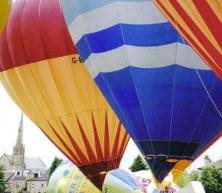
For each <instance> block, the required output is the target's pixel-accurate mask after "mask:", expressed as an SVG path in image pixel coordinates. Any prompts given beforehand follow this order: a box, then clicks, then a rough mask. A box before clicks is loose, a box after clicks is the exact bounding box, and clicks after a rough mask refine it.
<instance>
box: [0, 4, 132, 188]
mask: <svg viewBox="0 0 222 193" xmlns="http://www.w3.org/2000/svg"><path fill="white" fill-rule="evenodd" d="M24 5H25V6H24ZM0 62H1V65H0V66H1V67H0V68H1V73H0V79H1V82H2V83H3V85H4V86H5V88H6V89H7V91H8V93H9V94H10V95H11V97H12V98H13V99H14V100H15V101H16V103H17V104H18V105H19V106H20V107H21V108H22V110H23V111H24V112H25V113H26V114H27V115H28V116H29V117H30V118H31V119H32V120H33V121H34V122H35V123H36V124H37V125H38V126H39V127H40V128H41V129H42V131H43V132H44V133H45V134H46V135H47V136H48V137H49V139H51V141H52V142H53V143H54V144H55V145H56V146H57V147H58V148H59V149H60V150H61V151H62V152H63V153H64V154H65V155H66V156H67V157H68V158H69V159H70V160H72V161H73V162H74V163H75V164H76V165H77V166H78V167H79V168H80V169H81V170H82V171H83V173H84V174H86V175H87V176H88V178H89V179H91V180H92V181H93V182H94V183H95V184H96V185H97V186H98V187H101V184H102V182H103V178H104V175H105V174H106V172H107V171H109V170H111V169H114V168H117V167H118V166H119V163H120V160H121V158H122V155H123V153H124V150H125V147H126V145H127V142H128V139H129V136H128V134H127V133H126V131H125V129H124V128H123V126H122V124H121V122H120V121H119V119H118V118H117V116H116V115H115V113H114V112H113V111H112V109H111V107H110V106H109V105H108V103H107V102H106V100H105V98H104V97H103V95H102V94H101V93H100V91H99V89H98V88H97V87H96V85H95V83H94V81H93V80H92V79H91V77H90V75H89V74H88V71H87V70H86V69H85V67H84V65H83V64H82V63H81V59H80V58H79V55H78V54H77V52H76V50H75V48H74V46H73V43H72V41H71V38H70V36H69V33H68V30H67V28H66V25H65V22H64V18H63V15H62V12H61V9H60V4H59V0H54V1H51V0H45V1H40V0H17V1H16V2H15V3H14V4H13V7H12V10H11V15H10V19H9V21H8V25H7V32H4V33H3V34H2V37H1V39H0Z"/></svg>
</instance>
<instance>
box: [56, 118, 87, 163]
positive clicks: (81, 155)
mask: <svg viewBox="0 0 222 193" xmlns="http://www.w3.org/2000/svg"><path fill="white" fill-rule="evenodd" d="M60 121H61V124H62V126H63V129H64V131H65V132H66V134H67V136H68V138H69V140H70V142H71V144H72V146H73V148H74V149H75V150H76V153H77V154H78V156H79V158H80V160H81V162H85V163H86V162H89V161H88V160H87V158H86V157H85V156H84V154H83V152H82V151H81V149H80V148H79V146H78V144H77V143H76V142H75V140H74V139H73V137H72V135H71V134H70V133H69V131H68V129H67V128H66V126H65V124H64V123H63V121H62V120H60Z"/></svg>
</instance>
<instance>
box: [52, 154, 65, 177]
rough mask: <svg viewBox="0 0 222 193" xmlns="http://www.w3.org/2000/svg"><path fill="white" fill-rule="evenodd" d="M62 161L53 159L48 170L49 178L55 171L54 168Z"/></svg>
mask: <svg viewBox="0 0 222 193" xmlns="http://www.w3.org/2000/svg"><path fill="white" fill-rule="evenodd" d="M62 161H63V159H59V158H58V157H55V158H54V160H53V162H52V164H51V166H50V168H49V178H50V176H51V175H52V173H53V172H54V171H55V170H56V168H57V167H58V166H59V165H60V164H61V163H62Z"/></svg>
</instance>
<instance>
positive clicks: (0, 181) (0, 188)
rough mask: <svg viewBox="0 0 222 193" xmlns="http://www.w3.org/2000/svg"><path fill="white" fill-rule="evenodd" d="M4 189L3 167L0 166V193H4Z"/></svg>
mask: <svg viewBox="0 0 222 193" xmlns="http://www.w3.org/2000/svg"><path fill="white" fill-rule="evenodd" d="M5 189H6V185H5V180H4V173H3V167H2V166H0V193H4V192H5Z"/></svg>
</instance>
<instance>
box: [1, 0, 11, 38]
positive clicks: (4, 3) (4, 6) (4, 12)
mask: <svg viewBox="0 0 222 193" xmlns="http://www.w3.org/2000/svg"><path fill="white" fill-rule="evenodd" d="M9 12H10V3H9V1H8V0H1V3H0V34H1V33H2V31H3V29H4V28H5V24H6V22H7V20H8V15H9Z"/></svg>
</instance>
